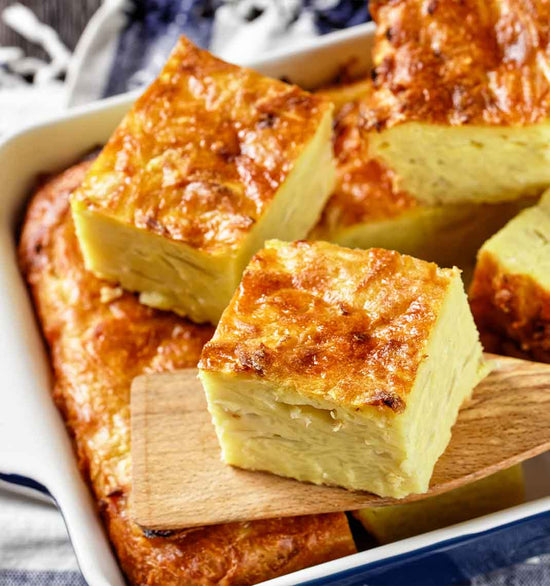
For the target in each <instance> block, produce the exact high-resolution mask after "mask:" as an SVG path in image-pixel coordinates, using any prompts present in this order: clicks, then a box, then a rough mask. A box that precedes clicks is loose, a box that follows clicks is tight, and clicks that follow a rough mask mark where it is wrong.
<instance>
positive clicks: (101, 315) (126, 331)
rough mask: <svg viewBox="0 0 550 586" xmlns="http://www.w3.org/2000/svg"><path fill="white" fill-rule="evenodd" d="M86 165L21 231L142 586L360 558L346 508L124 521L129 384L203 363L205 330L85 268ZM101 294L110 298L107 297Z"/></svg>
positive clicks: (83, 458) (70, 393)
mask: <svg viewBox="0 0 550 586" xmlns="http://www.w3.org/2000/svg"><path fill="white" fill-rule="evenodd" d="M88 166H89V163H84V164H81V165H78V166H76V167H73V168H71V169H69V170H68V171H66V172H65V173H63V174H61V175H60V176H59V177H56V178H54V179H51V180H50V181H48V182H47V183H46V184H45V185H44V186H43V187H42V188H41V189H40V190H39V191H38V193H37V194H36V195H35V197H34V198H33V201H32V203H31V205H30V206H29V209H28V211H27V216H26V220H25V224H24V228H23V233H22V236H21V241H20V247H19V253H20V262H21V267H22V270H23V272H24V274H25V276H26V278H27V281H28V283H29V285H30V288H31V290H32V293H33V296H34V300H35V304H36V308H37V312H38V315H39V318H40V322H41V325H42V329H43V332H44V335H45V337H46V340H47V342H48V345H49V348H50V352H51V359H52V365H53V369H54V374H55V390H54V397H55V400H56V402H57V404H58V406H59V407H60V409H61V410H62V412H63V415H64V418H65V421H66V424H67V427H68V429H69V432H70V433H71V435H72V436H73V438H74V442H75V447H76V451H77V456H78V462H79V465H80V468H81V469H82V471H83V473H84V474H85V476H86V478H87V479H88V481H89V482H90V485H91V487H92V489H93V492H94V495H95V497H96V499H97V501H98V503H99V505H100V510H101V513H102V516H103V519H104V521H105V523H106V526H107V528H108V532H109V536H110V538H111V541H112V543H113V546H114V548H115V550H116V552H117V555H118V558H119V560H120V562H121V565H122V567H123V569H124V571H125V573H126V575H127V576H128V578H129V580H130V581H131V582H132V583H135V584H159V585H160V584H163V585H164V584H217V583H221V584H239V585H240V584H251V583H254V582H257V581H260V580H265V579H268V578H272V577H275V576H278V575H280V574H284V573H287V572H291V571H294V570H297V569H300V568H303V567H305V566H309V565H313V564H317V563H320V562H323V561H327V560H329V559H333V558H336V557H340V556H343V555H347V554H350V553H353V552H354V551H355V549H354V544H353V540H352V538H351V534H350V531H349V526H348V523H347V520H346V517H345V515H343V514H335V515H321V516H311V517H297V518H292V519H276V520H272V521H265V522H254V523H243V524H233V525H225V526H216V527H209V528H203V529H198V530H191V531H185V532H176V533H173V534H171V535H170V536H166V537H146V536H145V535H144V534H143V532H142V531H141V530H140V529H139V527H137V526H136V525H135V523H133V522H132V521H131V519H130V518H129V516H128V514H129V513H128V498H129V492H130V490H131V484H130V453H129V449H130V443H129V442H130V435H129V434H130V431H129V390H130V383H131V381H132V378H133V377H134V376H136V375H139V374H143V373H148V372H157V371H162V370H172V369H175V368H183V367H189V366H194V365H196V363H197V361H198V358H199V354H200V351H201V348H202V346H203V344H204V343H205V342H206V340H208V338H209V337H210V336H211V334H212V328H211V327H210V326H199V325H195V324H192V323H191V322H188V321H186V320H184V319H182V318H178V317H177V316H175V315H172V314H170V313H164V312H161V311H156V310H153V309H150V308H147V307H145V306H143V305H141V304H139V303H138V301H137V299H136V297H135V296H133V295H132V294H129V293H122V291H120V290H117V289H113V288H112V287H110V286H109V285H108V284H107V283H105V282H103V281H101V280H99V279H97V278H95V277H94V276H93V275H91V274H90V273H88V272H86V271H85V270H84V267H83V263H82V258H81V254H80V250H79V248H78V243H77V240H76V237H75V234H74V227H73V224H72V220H71V216H70V214H69V212H68V198H69V194H70V193H71V192H72V191H73V190H74V189H75V188H76V187H77V186H78V185H79V183H80V182H81V180H82V177H83V175H84V174H85V172H86V170H87V168H88ZM102 297H103V298H104V299H108V298H110V297H114V299H112V300H111V301H104V302H102V301H101V299H102Z"/></svg>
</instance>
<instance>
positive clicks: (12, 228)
mask: <svg viewBox="0 0 550 586" xmlns="http://www.w3.org/2000/svg"><path fill="white" fill-rule="evenodd" d="M372 32H373V28H372V26H371V25H364V26H360V27H355V28H353V29H350V30H347V31H344V32H341V33H335V34H331V35H327V36H325V37H323V38H321V39H319V40H317V41H315V42H313V43H311V44H310V45H309V46H306V47H304V48H303V49H302V50H300V51H294V52H293V53H292V54H289V53H288V52H280V53H278V54H276V55H271V56H270V57H269V58H266V59H263V60H261V61H255V62H252V61H251V62H250V63H249V65H252V66H254V67H255V68H257V69H259V70H260V71H262V72H264V73H266V74H269V75H273V76H284V77H287V78H289V79H291V80H292V81H294V82H296V83H300V84H302V85H304V86H305V87H314V86H316V85H318V84H320V83H323V82H327V81H329V80H330V79H331V78H332V77H333V76H334V75H335V74H336V73H337V71H338V69H339V67H340V66H341V65H343V64H345V63H352V69H353V70H355V71H356V72H360V71H361V72H366V71H367V70H368V68H369V65H370V63H369V59H370V44H371V40H372ZM134 98H135V95H125V96H121V97H117V98H114V99H109V100H104V101H102V102H98V103H95V104H93V105H91V106H87V107H84V108H80V109H78V110H74V111H71V112H70V113H69V114H67V115H65V116H62V117H59V118H56V119H54V120H52V121H50V122H48V123H45V124H41V125H38V126H35V127H33V128H30V129H28V130H25V131H23V132H21V133H19V134H18V135H15V136H13V137H11V138H9V139H8V140H6V141H4V143H3V144H2V145H0V179H1V183H0V184H1V186H2V187H1V188H2V193H1V197H2V205H1V207H0V272H1V278H0V472H3V473H8V474H19V475H22V476H26V477H29V478H33V479H35V480H37V481H38V482H40V483H42V484H43V485H45V486H46V487H47V488H48V490H49V491H50V492H51V494H52V495H53V497H54V498H55V499H56V501H57V503H58V505H59V507H60V508H61V510H62V512H63V515H64V517H65V520H66V523H67V527H68V530H69V533H70V536H71V539H72V542H73V544H74V548H75V552H76V555H77V558H78V561H79V564H80V568H81V570H82V573H83V575H84V577H85V579H86V581H87V582H88V584H90V585H91V586H99V585H103V584H111V585H121V584H123V578H122V576H121V574H120V571H119V568H118V565H117V563H116V561H115V558H114V556H113V554H112V552H111V548H110V546H109V543H108V541H107V539H106V537H105V535H104V533H103V530H102V527H101V525H100V522H99V520H98V518H97V516H96V513H95V510H94V506H93V503H92V500H91V498H90V495H89V492H88V489H87V487H86V486H85V484H84V482H83V481H82V480H81V478H80V475H79V472H78V470H77V467H76V463H75V459H74V457H73V453H72V449H71V445H70V442H69V438H68V436H67V433H66V431H65V428H64V425H63V422H62V420H61V417H60V416H59V414H58V412H57V410H56V408H55V407H54V405H53V403H52V400H51V398H50V383H51V381H50V372H49V366H48V360H47V357H46V355H45V352H44V346H43V342H42V340H41V337H40V333H39V329H38V327H37V323H36V320H35V316H34V314H33V309H32V305H31V302H30V299H29V296H28V294H27V291H26V288H25V284H24V282H23V280H22V278H21V276H20V274H19V271H18V268H17V263H16V251H15V233H16V227H17V223H18V221H19V220H20V218H21V212H22V210H23V208H24V206H25V203H26V201H27V199H28V195H29V191H30V189H31V188H32V186H33V184H34V182H35V180H36V177H37V175H38V174H39V173H43V172H52V171H56V170H60V169H63V168H64V167H66V166H68V165H69V164H71V163H72V162H74V161H75V160H76V159H78V157H79V156H81V155H82V154H83V153H85V152H86V151H88V150H90V149H91V148H92V147H94V146H96V145H99V144H101V143H103V142H104V141H105V140H106V139H107V137H108V136H109V135H110V133H111V132H112V130H113V129H114V127H115V126H116V124H117V122H118V121H119V120H120V118H121V117H122V115H123V114H124V112H125V111H126V110H127V109H128V107H129V105H130V104H131V103H132V101H133V99H134ZM526 470H527V485H528V499H529V501H528V502H527V503H526V504H524V505H521V506H518V507H514V508H512V509H509V510H506V511H502V512H499V513H496V514H493V515H489V516H486V517H483V518H480V519H477V520H475V521H471V522H467V523H462V524H460V525H457V526H454V527H450V528H447V529H442V530H439V531H435V532H432V533H429V534H425V535H422V536H419V537H414V538H411V539H407V540H404V541H401V542H398V543H395V544H392V545H388V546H384V547H378V548H374V549H370V550H368V551H363V552H361V553H358V554H356V555H353V556H349V557H347V558H343V559H340V560H336V561H333V562H330V563H327V564H323V565H321V566H317V567H314V568H309V569H307V570H303V571H301V572H297V573H294V574H292V575H288V576H284V577H281V578H278V579H276V580H272V581H270V582H269V584H271V585H273V586H275V585H278V586H281V585H283V584H285V585H286V584H288V585H290V584H297V583H302V582H305V581H309V580H315V581H316V583H320V581H323V582H325V581H326V583H328V582H330V583H336V582H338V583H342V584H343V583H344V582H345V583H346V584H352V583H355V582H354V581H353V579H351V581H350V577H349V574H350V572H349V571H348V572H346V576H347V577H346V578H343V577H336V576H335V574H337V573H339V572H343V571H346V570H351V569H352V568H356V569H361V568H362V569H363V570H364V569H365V567H368V566H369V565H371V564H374V563H380V562H381V560H388V559H390V558H391V559H393V558H395V556H402V555H403V554H407V553H409V554H412V553H414V552H415V551H418V550H420V549H422V548H426V547H427V546H433V545H434V544H438V543H448V542H449V540H454V541H456V539H457V538H461V537H464V536H467V535H472V534H476V533H481V532H485V531H489V530H491V529H493V528H495V527H499V526H501V525H505V524H509V523H513V522H516V521H518V520H521V519H525V518H528V517H533V516H536V515H541V514H546V513H547V512H548V511H550V497H549V496H548V495H550V460H549V459H548V457H547V456H542V457H539V458H537V459H535V460H533V461H531V462H530V463H529V464H528V465H527V466H526ZM331 576H332V578H331Z"/></svg>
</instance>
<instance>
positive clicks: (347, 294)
mask: <svg viewBox="0 0 550 586" xmlns="http://www.w3.org/2000/svg"><path fill="white" fill-rule="evenodd" d="M199 371H200V378H201V381H202V384H203V386H204V389H205V391H206V396H207V400H208V406H209V410H210V413H211V415H212V418H213V421H214V424H215V427H216V432H217V434H218V438H219V441H220V445H221V447H222V453H223V458H224V460H225V462H226V463H228V464H232V465H235V466H239V467H242V468H249V469H254V470H266V471H269V472H273V473H276V474H279V475H282V476H288V477H292V478H296V479H298V480H302V481H309V482H313V483H316V484H331V485H339V486H344V487H346V488H349V489H360V490H368V491H371V492H374V493H376V494H379V495H382V496H391V497H403V496H405V495H407V494H409V493H418V492H424V491H426V490H427V489H428V483H429V480H430V477H431V474H432V471H433V467H434V464H435V462H436V460H437V459H438V458H439V456H440V455H441V454H442V453H443V451H444V449H445V447H446V446H447V444H448V442H449V439H450V436H451V427H452V425H453V424H454V422H455V420H456V417H457V413H458V409H459V408H460V406H461V404H462V403H463V401H464V400H465V399H467V398H468V397H469V396H470V395H471V393H472V389H473V388H474V386H475V385H476V384H477V382H478V381H479V380H480V379H481V378H482V376H484V375H485V373H486V367H485V364H484V361H483V357H482V349H481V345H480V342H479V339H478V333H477V330H476V328H475V325H474V321H473V319H472V315H471V313H470V309H469V307H468V303H467V299H466V294H465V292H464V287H463V284H462V280H461V278H460V271H459V270H458V269H440V268H438V267H437V265H435V264H433V263H427V262H425V261H421V260H418V259H415V258H413V257H410V256H406V255H401V254H399V253H397V252H395V251H389V250H383V249H371V250H367V251H362V250H351V249H346V248H343V247H339V246H336V245H333V244H329V243H326V242H294V243H283V242H280V241H269V242H267V243H266V247H265V248H264V249H263V250H261V251H260V252H258V253H257V254H256V255H255V256H254V257H253V259H252V260H251V262H250V264H249V266H248V267H247V269H246V270H245V272H244V275H243V279H242V282H241V284H240V286H239V288H238V290H237V291H236V293H235V295H234V297H233V299H232V301H231V303H230V305H229V306H228V308H227V309H226V310H225V312H224V314H223V316H222V319H221V321H220V323H219V325H218V327H217V329H216V332H215V334H214V337H213V338H212V340H211V341H210V342H208V343H207V344H206V346H205V347H204V349H203V352H202V354H201V360H200V363H199Z"/></svg>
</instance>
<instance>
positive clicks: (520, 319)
mask: <svg viewBox="0 0 550 586" xmlns="http://www.w3.org/2000/svg"><path fill="white" fill-rule="evenodd" d="M470 306H471V308H472V313H473V315H474V319H475V322H476V325H477V327H478V329H479V333H480V336H481V342H482V344H483V346H484V348H485V350H487V351H488V352H495V353H498V354H511V355H514V356H518V357H519V358H530V359H532V360H538V361H539V362H549V363H550V294H549V293H548V292H547V291H545V290H544V289H543V288H542V287H541V286H540V285H539V284H538V283H537V282H536V281H535V280H534V279H532V278H531V277H529V276H527V275H513V274H508V273H506V272H505V271H504V270H502V268H501V267H500V265H499V264H498V263H497V262H496V261H495V260H494V259H493V258H492V256H491V255H490V254H488V253H487V252H482V253H481V254H480V257H479V259H478V261H477V265H476V270H475V273H474V279H473V281H472V285H471V287H470Z"/></svg>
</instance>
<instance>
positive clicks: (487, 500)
mask: <svg viewBox="0 0 550 586" xmlns="http://www.w3.org/2000/svg"><path fill="white" fill-rule="evenodd" d="M524 500H525V487H524V482H523V471H522V468H521V465H517V466H512V467H511V468H508V469H506V470H501V471H500V472H497V473H496V474H492V475H491V476H487V477H486V478H482V479H481V480H477V481H476V482H472V483H470V484H466V485H464V486H461V487H459V488H455V489H454V490H450V491H449V492H444V493H443V494H438V495H436V496H432V497H428V498H424V499H421V500H419V501H414V502H412V503H402V504H396V505H390V506H387V507H371V508H368V509H361V510H360V511H355V512H354V516H355V517H356V518H357V519H358V520H359V521H360V522H361V524H362V525H363V526H364V527H365V529H366V530H367V531H368V532H369V533H370V534H371V535H373V537H375V538H376V541H378V543H380V544H386V543H392V542H393V541H398V540H400V539H406V538H407V537H412V536H413V535H420V534H421V533H427V532H428V531H435V530H436V529H441V528H442V527H449V526H450V525H455V524H456V523H462V522H463V521H468V520H470V519H475V518H476V517H481V516H483V515H488V514H490V513H495V512H496V511H501V510H503V509H507V508H509V507H513V506H515V505H519V504H521V503H522V502H523V501H524Z"/></svg>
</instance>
